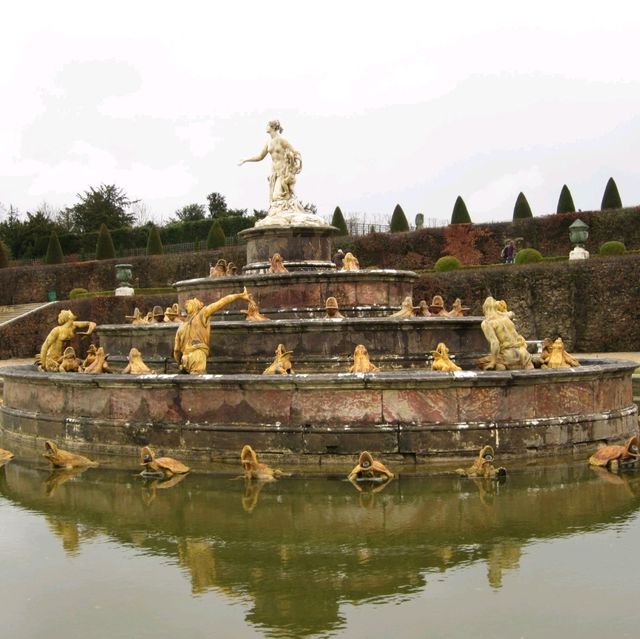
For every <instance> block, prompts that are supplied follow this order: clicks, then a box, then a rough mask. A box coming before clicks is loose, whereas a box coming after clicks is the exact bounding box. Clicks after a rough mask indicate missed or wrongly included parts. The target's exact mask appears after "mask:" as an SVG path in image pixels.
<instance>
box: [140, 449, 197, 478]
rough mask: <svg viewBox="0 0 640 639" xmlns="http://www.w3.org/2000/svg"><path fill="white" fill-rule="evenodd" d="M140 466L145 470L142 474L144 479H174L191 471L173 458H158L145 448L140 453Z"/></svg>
mask: <svg viewBox="0 0 640 639" xmlns="http://www.w3.org/2000/svg"><path fill="white" fill-rule="evenodd" d="M140 465H141V466H144V467H145V469H144V470H143V471H142V472H141V473H140V474H141V475H142V476H143V477H160V476H162V477H166V478H169V477H173V476H174V475H184V474H185V473H188V472H189V471H190V470H191V469H190V468H189V466H185V465H184V464H183V463H182V462H180V461H178V460H177V459H173V457H156V456H155V453H154V452H153V451H152V450H151V448H149V447H148V446H145V447H144V448H143V449H142V450H141V451H140Z"/></svg>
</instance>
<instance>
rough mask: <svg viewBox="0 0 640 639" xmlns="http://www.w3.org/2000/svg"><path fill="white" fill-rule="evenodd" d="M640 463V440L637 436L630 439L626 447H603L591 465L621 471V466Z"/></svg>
mask: <svg viewBox="0 0 640 639" xmlns="http://www.w3.org/2000/svg"><path fill="white" fill-rule="evenodd" d="M639 462H640V440H639V439H638V436H637V435H634V436H633V437H630V438H629V439H627V441H626V442H625V443H624V445H612V446H603V447H602V448H599V449H598V450H597V451H596V452H595V453H594V454H593V455H591V457H589V464H591V465H592V466H604V467H606V468H608V469H609V470H619V469H620V467H621V466H623V467H624V466H631V465H636V464H638V463H639Z"/></svg>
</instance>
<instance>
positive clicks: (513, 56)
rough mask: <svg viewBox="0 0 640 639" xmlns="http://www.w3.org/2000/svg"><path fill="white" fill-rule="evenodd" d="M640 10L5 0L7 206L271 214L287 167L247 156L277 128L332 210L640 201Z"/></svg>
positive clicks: (0, 116) (2, 181) (377, 215)
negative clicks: (113, 198)
mask: <svg viewBox="0 0 640 639" xmlns="http://www.w3.org/2000/svg"><path fill="white" fill-rule="evenodd" d="M638 7H640V4H639V3H637V2H631V1H628V2H619V1H616V0H609V1H608V2H589V1H584V0H583V1H581V2H573V1H571V2H562V1H561V0H555V1H554V2H547V1H546V0H538V2H535V3H532V2H527V3H523V2H514V1H513V0H511V1H508V2H492V1H489V2H487V1H485V2H478V1H477V0H476V1H474V2H454V1H450V2H447V3H443V2H437V3H436V2H433V3H432V2H428V1H426V0H422V1H421V2H403V1H401V0H396V1H395V2H390V1H387V2H375V1H372V0H368V1H366V2H359V1H358V2H352V1H349V0H342V1H340V2H334V1H332V0H323V2H304V1H301V0H298V1H297V2H277V1H275V0H274V1H272V2H266V1H264V0H262V1H260V2H242V1H240V0H236V1H235V2H224V3H220V2H214V1H212V0H209V1H207V2H195V1H189V0H181V1H180V2H177V1H175V0H174V1H173V2H166V3H165V2H159V1H157V0H156V1H154V2H146V1H140V0H137V1H135V2H134V1H133V0H127V1H124V2H121V1H120V0H110V1H109V2H100V3H98V2H91V1H87V0H83V1H82V2H75V1H65V0H57V1H55V2H51V1H50V0H49V1H47V2H35V1H30V0H22V1H20V2H12V3H10V4H7V3H5V4H4V5H3V10H2V21H1V24H2V34H1V37H0V86H1V88H2V92H1V94H0V121H1V122H2V127H1V128H0V131H1V132H2V136H1V138H0V202H1V203H2V204H3V205H4V207H8V205H10V204H12V205H14V206H16V207H17V208H18V209H20V210H21V211H27V210H35V209H36V208H37V207H38V206H39V205H40V204H42V202H47V203H48V204H49V205H51V206H53V207H63V206H67V205H71V204H73V203H74V202H75V201H76V193H78V192H79V191H83V190H85V189H87V188H88V187H89V186H98V185H99V184H100V183H107V184H111V183H113V184H116V185H118V186H120V187H122V188H123V189H125V191H126V192H127V194H128V195H129V196H130V197H131V198H139V199H141V200H142V201H143V202H144V203H145V204H146V207H147V209H148V211H149V212H150V213H151V214H152V215H153V217H154V218H156V219H157V220H164V221H166V220H168V218H169V217H170V216H171V215H172V214H173V213H174V211H175V210H176V209H177V208H180V207H181V206H184V205H186V204H189V203H192V202H200V203H203V204H204V203H206V195H207V194H208V193H210V192H211V191H218V192H220V193H222V194H224V195H225V196H226V198H227V202H228V204H229V205H230V206H231V207H234V208H248V209H252V208H260V209H261V208H266V206H267V181H266V179H267V175H268V174H269V170H270V161H269V159H268V158H267V159H266V160H264V161H263V162H262V163H260V164H257V163H256V164H246V165H244V166H243V167H238V166H237V163H238V161H239V160H240V159H242V158H245V157H247V156H250V155H254V154H256V153H257V152H258V151H259V150H260V149H261V148H262V146H263V145H264V143H265V142H266V139H267V136H266V133H265V125H266V123H267V121H268V120H270V119H273V118H278V119H280V121H281V123H282V125H283V127H284V136H285V137H286V138H287V139H288V140H289V141H290V142H291V143H292V144H293V146H295V147H296V148H297V149H298V150H299V151H300V152H301V154H302V158H303V162H304V169H303V172H302V173H301V175H300V176H299V179H298V183H297V187H296V188H297V193H298V196H299V197H300V199H301V200H303V201H305V202H314V203H315V204H316V205H317V206H318V209H319V212H320V213H321V214H322V215H323V216H325V217H327V218H330V216H331V213H332V212H333V209H334V207H335V206H336V205H340V206H341V208H342V210H343V212H345V214H347V215H348V214H349V213H354V214H355V213H358V214H360V215H362V216H364V215H366V220H367V221H369V222H371V221H380V222H384V221H387V220H388V218H389V217H390V215H391V211H392V209H393V207H394V206H395V204H396V203H398V202H399V203H400V204H401V205H402V207H403V208H404V210H405V212H406V214H407V217H408V218H409V220H410V221H413V218H414V216H415V214H416V213H418V212H422V213H424V215H425V217H427V218H440V219H449V218H450V216H451V209H452V207H453V203H454V201H455V199H456V197H457V196H458V195H462V197H463V198H464V199H465V201H466V203H467V207H468V209H469V212H470V214H471V218H472V220H473V221H475V222H480V221H488V220H506V219H511V216H512V213H513V204H514V202H515V199H516V196H517V195H518V193H519V192H520V191H524V193H525V195H526V196H527V199H528V200H529V203H530V204H531V207H532V209H533V212H534V215H543V214H546V213H552V212H555V207H556V204H557V200H558V195H559V193H560V189H561V187H562V185H563V184H565V183H566V184H567V185H568V186H569V188H570V189H571V192H572V194H573V198H574V201H575V204H576V207H578V208H581V209H584V210H587V209H594V208H599V206H600V201H601V199H602V193H603V190H604V186H605V183H606V181H607V179H608V178H609V177H610V176H613V177H614V178H615V180H616V182H617V184H618V188H619V190H620V194H621V197H622V201H623V204H625V205H636V204H640V159H639V158H638V150H639V149H640V64H639V62H638V60H639V56H640V54H639V53H638V41H639V36H640V8H638Z"/></svg>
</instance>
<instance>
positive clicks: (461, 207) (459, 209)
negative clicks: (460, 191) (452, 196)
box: [451, 195, 471, 224]
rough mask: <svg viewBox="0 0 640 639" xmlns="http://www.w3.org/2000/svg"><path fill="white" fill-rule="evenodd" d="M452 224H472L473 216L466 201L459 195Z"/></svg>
mask: <svg viewBox="0 0 640 639" xmlns="http://www.w3.org/2000/svg"><path fill="white" fill-rule="evenodd" d="M451 224H471V216H470V215H469V211H468V210H467V205H466V204H465V203H464V200H463V199H462V198H461V197H460V196H459V195H458V197H457V198H456V203H455V204H454V205H453V212H452V213H451Z"/></svg>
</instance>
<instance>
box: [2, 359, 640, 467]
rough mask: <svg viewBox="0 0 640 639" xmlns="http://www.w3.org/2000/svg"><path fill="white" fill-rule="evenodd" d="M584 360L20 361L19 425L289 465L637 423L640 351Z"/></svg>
mask: <svg viewBox="0 0 640 639" xmlns="http://www.w3.org/2000/svg"><path fill="white" fill-rule="evenodd" d="M582 364H583V366H580V367H579V368H575V369H561V370H550V369H546V370H529V371H506V372H476V371H462V372H459V373H436V372H431V371H426V370H418V369H415V370H402V371H394V372H380V373H372V374H355V375H351V374H345V373H342V374H335V373H324V374H296V375H293V376H262V375H252V374H242V375H241V374H236V375H201V376H188V375H177V374H170V375H164V374H162V375H142V376H128V375H119V374H116V375H107V374H105V375H83V374H70V373H42V372H39V371H37V370H35V368H34V367H31V366H14V367H7V368H6V369H4V370H3V376H4V405H3V406H2V408H1V411H2V423H3V429H4V432H5V436H6V437H7V438H8V439H9V440H11V439H12V438H15V439H17V440H21V441H22V442H30V443H32V444H33V445H34V446H38V447H40V446H41V445H42V440H43V439H55V440H56V441H57V442H58V443H59V444H60V445H61V446H63V447H65V448H70V449H72V450H78V451H84V452H88V453H94V454H96V453H99V454H100V455H108V454H110V453H113V454H128V455H129V454H130V455H137V452H138V449H139V447H140V446H142V445H145V444H151V445H153V446H155V447H156V448H157V449H159V450H160V451H161V452H162V453H163V454H171V455H175V456H178V457H181V458H184V459H199V460H203V461H207V460H210V461H216V460H222V461H224V460H228V459H237V456H238V452H239V451H240V449H241V448H242V446H243V445H244V444H251V445H252V446H253V447H254V448H255V449H256V450H257V451H259V452H261V453H268V454H269V455H270V456H272V457H279V458H281V460H280V461H281V462H282V463H287V462H291V463H305V462H308V463H320V462H321V460H322V459H327V460H330V459H332V458H335V457H336V456H337V457H339V456H343V455H349V456H351V455H353V454H354V453H357V452H359V451H361V450H369V451H371V452H373V453H374V454H379V455H381V456H383V457H384V458H385V459H395V460H397V461H403V460H404V461H410V462H413V461H421V460H424V459H427V458H431V457H459V456H468V455H472V454H475V453H477V451H478V450H479V449H480V448H481V447H482V446H484V445H485V444H490V445H492V446H493V447H494V449H495V450H496V454H498V455H527V454H536V453H543V454H549V453H555V452H559V451H567V450H572V449H574V448H576V447H580V446H590V447H595V445H596V444H597V443H599V442H616V441H620V440H623V439H624V438H626V437H628V436H630V435H631V434H633V433H636V432H637V428H638V427H637V407H636V405H635V404H634V403H633V400H632V386H631V373H632V372H633V370H634V368H635V364H634V363H633V362H626V361H622V360H592V361H588V360H585V361H583V362H582Z"/></svg>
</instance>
